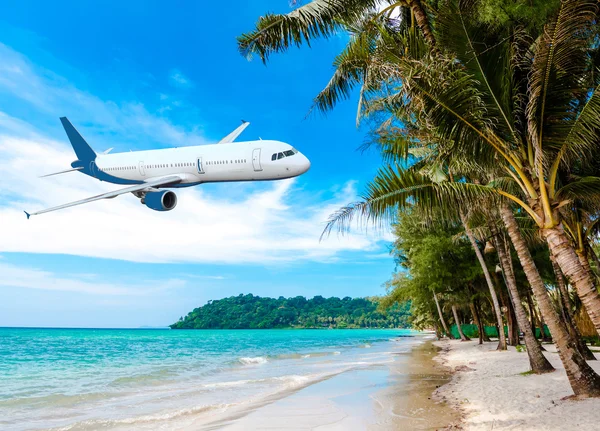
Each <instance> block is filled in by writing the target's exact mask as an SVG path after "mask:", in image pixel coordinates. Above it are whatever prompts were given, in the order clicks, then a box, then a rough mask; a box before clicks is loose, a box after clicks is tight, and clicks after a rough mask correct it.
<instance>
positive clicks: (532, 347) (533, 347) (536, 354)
mask: <svg viewBox="0 0 600 431" xmlns="http://www.w3.org/2000/svg"><path fill="white" fill-rule="evenodd" d="M490 229H491V231H492V235H494V236H495V237H496V252H497V253H498V259H499V260H500V267H501V268H502V271H503V273H504V281H505V282H506V287H507V288H508V293H509V294H510V299H511V300H512V304H513V308H514V311H515V315H516V318H517V322H518V325H519V328H521V331H523V340H524V341H525V346H526V347H527V355H528V356H529V365H530V366H531V371H533V372H534V373H536V374H542V373H549V372H551V371H554V367H553V366H552V365H551V364H550V362H549V361H548V359H546V357H545V356H544V354H543V353H542V349H541V348H540V345H539V344H538V342H537V340H536V338H535V335H534V334H533V332H532V331H531V325H530V324H529V321H528V320H527V312H526V311H525V307H523V303H522V302H521V295H520V294H519V289H518V287H517V280H516V278H515V274H514V272H513V269H512V265H511V264H510V261H509V257H508V256H507V255H506V248H505V247H504V244H503V241H502V240H501V238H500V237H499V236H498V230H497V229H496V226H495V225H494V224H493V223H490Z"/></svg>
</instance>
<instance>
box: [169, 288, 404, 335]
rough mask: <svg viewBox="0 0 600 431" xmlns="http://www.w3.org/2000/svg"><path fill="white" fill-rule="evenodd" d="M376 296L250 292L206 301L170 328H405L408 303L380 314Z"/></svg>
mask: <svg viewBox="0 0 600 431" xmlns="http://www.w3.org/2000/svg"><path fill="white" fill-rule="evenodd" d="M377 306H378V301H377V299H376V298H350V297H345V298H342V299H340V298H323V297H322V296H315V297H314V298H312V299H306V298H305V297H303V296H296V297H294V298H284V297H283V296H280V297H279V298H277V299H275V298H261V297H260V296H254V295H252V294H248V295H239V296H230V297H229V298H223V299H219V300H215V301H208V303H207V304H206V305H204V306H202V307H198V308H196V309H194V310H193V311H192V312H190V313H189V314H188V315H187V316H186V317H185V318H183V317H181V318H180V319H179V321H178V322H177V323H174V324H172V325H171V328H172V329H270V328H323V327H326V328H406V327H408V313H409V312H408V308H409V305H408V304H402V305H395V306H394V307H391V308H389V309H387V310H386V311H385V313H382V312H380V311H378V310H377Z"/></svg>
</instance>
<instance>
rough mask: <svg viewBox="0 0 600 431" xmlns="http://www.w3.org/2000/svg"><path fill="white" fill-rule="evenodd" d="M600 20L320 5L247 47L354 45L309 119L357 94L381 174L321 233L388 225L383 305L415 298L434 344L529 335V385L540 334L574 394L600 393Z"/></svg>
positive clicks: (582, 6) (526, 3) (587, 3)
mask: <svg viewBox="0 0 600 431" xmlns="http://www.w3.org/2000/svg"><path fill="white" fill-rule="evenodd" d="M299 3H300V2H299ZM599 23H600V8H599V7H598V0H402V1H392V0H313V1H311V2H302V3H301V5H299V6H298V7H297V8H296V9H295V10H294V11H292V12H290V13H288V14H286V15H281V14H265V15H264V16H262V17H260V18H259V20H258V22H257V24H256V27H255V28H254V29H252V31H249V32H247V33H245V34H243V35H241V36H240V37H239V38H238V44H239V45H238V46H239V49H240V52H241V53H242V54H244V55H246V56H248V57H251V56H257V57H259V58H260V59H261V60H262V61H264V62H268V61H269V58H270V57H271V56H272V55H273V54H275V53H283V52H286V51H287V50H288V49H289V48H292V47H298V46H301V45H305V46H310V45H311V43H312V42H314V40H315V39H318V38H329V37H331V36H332V35H334V34H336V33H339V32H346V33H347V34H348V35H349V37H348V38H347V39H344V40H346V46H345V48H344V49H343V50H342V51H341V52H340V53H339V54H338V55H337V56H336V58H335V60H334V62H333V67H334V72H333V74H332V77H331V79H330V80H329V81H328V82H326V83H324V85H325V87H324V88H323V90H322V91H321V92H320V93H319V94H317V95H316V97H315V99H314V106H313V108H314V109H316V110H321V111H324V112H326V111H330V110H331V109H333V108H335V106H336V105H337V104H338V102H340V101H341V100H343V99H347V98H353V97H354V96H355V95H356V96H358V112H357V121H360V122H361V123H362V124H364V125H367V126H368V127H369V128H370V129H371V133H370V134H369V138H368V140H367V142H366V144H367V145H368V146H371V147H372V148H375V149H378V150H380V152H381V155H382V162H383V163H382V167H381V168H380V170H379V172H378V173H377V174H376V175H375V177H374V178H373V180H372V181H370V182H369V183H368V184H367V185H366V187H365V191H364V193H363V194H362V195H361V197H360V200H359V201H358V202H353V203H349V204H348V205H347V206H346V207H343V208H341V209H340V210H338V211H337V212H335V213H334V214H332V215H331V217H330V220H329V223H328V225H327V227H326V229H325V233H326V234H327V233H329V232H330V231H332V230H334V229H336V230H337V229H339V231H341V232H346V231H347V230H348V229H350V227H351V225H352V223H351V222H352V221H353V219H357V220H358V221H359V222H363V223H365V224H369V225H376V226H385V225H387V224H388V223H390V222H391V223H392V224H393V225H395V232H394V233H395V234H396V237H397V241H396V242H395V244H394V252H395V254H396V257H397V260H398V263H399V265H400V266H402V267H403V271H401V272H399V273H398V274H396V275H395V276H394V279H393V280H392V281H391V282H390V283H389V292H390V294H389V296H388V298H387V300H386V301H384V304H393V303H395V302H396V301H399V300H401V301H403V300H406V299H410V300H411V303H412V305H413V309H412V313H413V316H414V317H413V323H414V325H415V327H418V326H422V327H426V326H433V327H436V328H437V329H438V333H439V335H440V336H441V335H442V334H443V333H446V334H447V335H448V336H451V333H450V331H449V329H448V326H449V325H448V324H449V323H450V322H451V321H452V320H453V321H454V322H455V323H457V324H460V322H461V321H463V320H467V321H472V322H473V324H475V325H476V326H478V327H479V329H478V331H477V332H478V337H479V339H480V343H482V342H484V341H486V339H487V335H486V333H485V332H484V331H482V327H483V326H485V325H486V324H490V323H491V324H492V325H493V326H497V327H498V328H499V331H498V336H499V342H498V349H499V350H506V349H507V344H512V345H518V344H519V343H520V342H521V341H520V337H519V330H520V331H522V332H523V341H524V343H525V346H526V351H527V355H528V358H529V363H530V367H531V370H532V372H533V373H537V374H541V373H547V372H551V371H553V370H554V368H553V366H552V364H550V362H549V361H548V360H547V358H546V357H545V356H544V354H543V352H542V350H541V348H540V345H539V343H538V341H537V340H536V338H535V332H536V331H534V329H536V328H539V327H543V326H544V324H547V325H548V328H549V329H550V333H551V334H552V339H553V341H554V343H555V344H556V348H557V352H558V357H559V358H560V360H561V362H562V366H563V367H564V369H565V370H566V375H567V377H568V379H569V383H570V385H571V388H572V390H573V392H574V394H575V395H576V396H578V397H581V398H585V397H590V396H593V397H600V375H599V374H598V373H597V372H595V371H594V369H593V368H592V367H590V365H589V364H588V363H587V362H586V361H587V360H593V359H595V358H594V356H593V354H592V353H591V352H590V350H589V348H588V347H587V346H586V345H585V343H583V342H582V336H581V335H582V333H583V332H584V330H585V332H586V333H584V335H588V333H587V330H586V328H589V329H590V330H591V334H598V335H600V292H599V288H600V257H599V256H598V254H597V253H596V250H597V249H598V246H599V244H600V205H599V203H600V163H599V162H598V160H599V158H598V154H600V74H599V73H598V70H600V44H599V43H598V41H599V40H600V25H599ZM355 90H356V91H355ZM357 93H358V94H357ZM469 245H470V247H471V250H469ZM473 264H474V265H473ZM478 266H479V267H478ZM586 322H587V323H586ZM505 325H506V326H508V327H509V328H510V329H509V331H508V332H507V334H506V335H505V332H504V331H503V330H501V328H503V327H504V326H505ZM460 328H461V327H460V325H459V326H457V332H458V336H459V337H460V338H461V339H463V340H466V339H467V336H466V334H464V333H463V332H462V331H461V330H460ZM490 387H493V384H492V385H490Z"/></svg>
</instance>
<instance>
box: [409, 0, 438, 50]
mask: <svg viewBox="0 0 600 431" xmlns="http://www.w3.org/2000/svg"><path fill="white" fill-rule="evenodd" d="M408 6H409V7H410V10H411V11H412V13H413V15H414V17H415V21H417V25H418V26H419V28H420V29H421V31H422V32H423V37H424V38H425V40H426V41H427V43H429V45H431V46H432V47H433V46H435V37H434V36H433V32H432V31H431V26H430V25H429V18H428V17H427V13H426V12H425V9H423V4H422V3H421V0H408Z"/></svg>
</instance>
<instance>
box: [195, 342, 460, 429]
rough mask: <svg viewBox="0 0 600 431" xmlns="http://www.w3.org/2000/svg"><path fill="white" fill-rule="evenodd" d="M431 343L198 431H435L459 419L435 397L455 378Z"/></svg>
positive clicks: (266, 403)
mask: <svg viewBox="0 0 600 431" xmlns="http://www.w3.org/2000/svg"><path fill="white" fill-rule="evenodd" d="M438 351H439V348H437V347H435V346H433V344H432V342H431V341H426V342H425V343H422V344H419V345H417V346H416V347H414V348H413V349H412V350H411V351H409V352H406V353H398V354H394V358H393V359H394V360H393V361H390V363H389V364H385V365H379V366H375V367H367V368H364V369H358V370H353V371H350V372H345V373H342V374H339V375H336V376H334V377H331V378H329V379H326V380H323V381H321V382H319V383H316V384H313V385H310V386H308V387H305V388H301V389H299V390H298V391H296V392H294V393H293V394H290V395H288V396H286V397H283V398H279V399H273V400H269V401H268V402H264V403H261V404H260V405H257V406H254V407H253V408H252V409H249V410H245V411H239V412H238V413H237V414H235V415H233V416H231V414H228V415H227V417H226V418H222V419H217V420H213V421H211V422H210V423H203V424H200V423H196V424H195V429H223V430H229V431H233V430H280V429H285V430H315V429H318V430H323V431H333V430H344V431H352V430H374V431H384V430H436V429H442V428H445V427H446V426H447V425H448V424H455V423H458V420H459V415H458V413H457V411H456V410H454V409H452V408H450V407H449V406H448V405H447V404H446V403H444V402H438V401H436V400H435V399H434V398H433V397H432V393H433V392H434V391H435V390H436V388H437V387H440V386H441V385H444V384H446V383H448V382H449V381H450V378H451V374H450V373H449V372H448V371H447V370H446V369H445V368H444V367H441V366H439V365H438V364H437V363H436V362H435V361H434V360H433V358H434V357H435V356H436V354H437V352H438Z"/></svg>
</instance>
